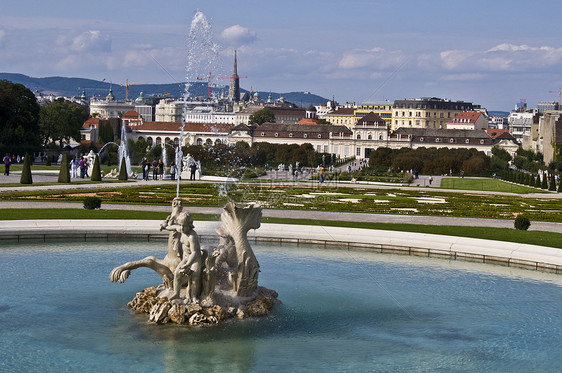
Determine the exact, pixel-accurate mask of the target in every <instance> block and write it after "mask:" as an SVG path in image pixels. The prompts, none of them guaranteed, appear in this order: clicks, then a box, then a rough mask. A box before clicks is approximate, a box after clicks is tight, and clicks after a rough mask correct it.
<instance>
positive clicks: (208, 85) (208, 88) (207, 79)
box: [197, 71, 211, 98]
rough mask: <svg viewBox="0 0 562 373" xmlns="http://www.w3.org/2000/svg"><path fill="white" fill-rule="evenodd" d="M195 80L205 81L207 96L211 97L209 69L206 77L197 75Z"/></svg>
mask: <svg viewBox="0 0 562 373" xmlns="http://www.w3.org/2000/svg"><path fill="white" fill-rule="evenodd" d="M197 80H206V81H207V98H211V72H210V71H209V76H208V77H207V78H200V77H197Z"/></svg>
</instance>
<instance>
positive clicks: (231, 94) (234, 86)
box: [228, 50, 240, 102]
mask: <svg viewBox="0 0 562 373" xmlns="http://www.w3.org/2000/svg"><path fill="white" fill-rule="evenodd" d="M228 98H229V99H230V100H231V101H233V102H238V101H240V77H239V76H238V67H237V62H236V50H235V51H234V68H233V70H232V76H231V77H230V86H229V87H228Z"/></svg>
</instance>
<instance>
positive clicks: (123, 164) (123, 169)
mask: <svg viewBox="0 0 562 373" xmlns="http://www.w3.org/2000/svg"><path fill="white" fill-rule="evenodd" d="M128 179H129V175H127V162H126V161H125V157H123V158H121V167H120V168H119V180H121V181H127V180H128Z"/></svg>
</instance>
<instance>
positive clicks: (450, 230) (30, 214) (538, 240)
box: [0, 209, 562, 249]
mask: <svg viewBox="0 0 562 373" xmlns="http://www.w3.org/2000/svg"><path fill="white" fill-rule="evenodd" d="M0 215H1V216H2V219H5V220H27V219H29V220H41V219H118V220H130V219H131V220H132V219H139V220H164V219H166V217H167V216H168V215H169V213H167V212H154V211H130V210H103V209H100V210H85V209H1V210H0ZM192 216H193V219H194V220H196V221H197V220H199V221H218V220H219V218H220V217H219V215H213V214H192ZM262 222H263V223H273V224H297V225H317V226H323V227H348V228H364V229H379V230H390V231H400V232H415V233H427V234H439V235H448V236H458V237H469V238H480V239H486V240H496V241H507V242H517V243H525V244H530V245H541V246H548V247H554V248H559V249H562V234H561V233H553V232H542V231H518V230H515V229H507V228H485V227H465V226H462V227H461V226H434V225H418V224H391V223H366V222H345V221H332V220H313V219H290V218H262ZM531 226H532V225H531Z"/></svg>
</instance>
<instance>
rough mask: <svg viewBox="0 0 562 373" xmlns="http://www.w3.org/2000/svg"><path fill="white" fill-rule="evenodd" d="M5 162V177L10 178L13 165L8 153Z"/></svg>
mask: <svg viewBox="0 0 562 373" xmlns="http://www.w3.org/2000/svg"><path fill="white" fill-rule="evenodd" d="M3 162H4V175H6V176H10V165H11V164H12V158H10V153H6V155H5V156H4V159H3Z"/></svg>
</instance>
